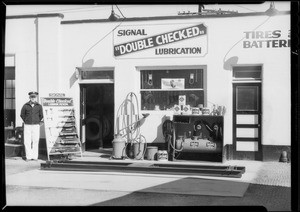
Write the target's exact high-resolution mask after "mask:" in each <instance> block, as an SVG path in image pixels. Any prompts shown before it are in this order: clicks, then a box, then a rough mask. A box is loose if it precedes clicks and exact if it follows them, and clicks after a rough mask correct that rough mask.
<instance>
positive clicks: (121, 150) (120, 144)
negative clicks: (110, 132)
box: [112, 135, 126, 159]
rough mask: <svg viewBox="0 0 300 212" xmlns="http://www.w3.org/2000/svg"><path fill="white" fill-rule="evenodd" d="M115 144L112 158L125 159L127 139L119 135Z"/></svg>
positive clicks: (114, 141) (115, 139)
mask: <svg viewBox="0 0 300 212" xmlns="http://www.w3.org/2000/svg"><path fill="white" fill-rule="evenodd" d="M112 143H113V153H112V158H114V159H123V157H125V143H126V142H125V139H123V138H122V136H120V135H117V136H116V137H115V138H114V140H113V141H112Z"/></svg>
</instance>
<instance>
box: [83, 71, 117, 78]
mask: <svg viewBox="0 0 300 212" xmlns="http://www.w3.org/2000/svg"><path fill="white" fill-rule="evenodd" d="M81 79H112V80H113V79H114V72H113V71H82V72H81Z"/></svg>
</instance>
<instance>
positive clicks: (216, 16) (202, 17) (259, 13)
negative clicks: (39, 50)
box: [61, 11, 290, 24]
mask: <svg viewBox="0 0 300 212" xmlns="http://www.w3.org/2000/svg"><path fill="white" fill-rule="evenodd" d="M288 14H290V11H280V12H278V13H277V14H276V16H278V15H288ZM247 16H268V14H267V13H266V12H254V13H237V14H218V15H189V16H179V15H177V16H157V17H133V18H120V19H118V20H117V21H110V20H108V19H85V20H69V21H61V24H84V23H109V22H115V23H118V22H131V21H156V20H182V19H195V18H198V19H204V18H205V19H206V18H233V17H247Z"/></svg>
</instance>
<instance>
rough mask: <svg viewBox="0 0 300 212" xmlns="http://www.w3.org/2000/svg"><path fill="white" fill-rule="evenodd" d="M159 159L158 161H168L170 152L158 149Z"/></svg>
mask: <svg viewBox="0 0 300 212" xmlns="http://www.w3.org/2000/svg"><path fill="white" fill-rule="evenodd" d="M157 160H158V161H168V152H167V151H166V150H158V152H157Z"/></svg>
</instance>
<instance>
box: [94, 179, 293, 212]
mask: <svg viewBox="0 0 300 212" xmlns="http://www.w3.org/2000/svg"><path fill="white" fill-rule="evenodd" d="M155 187H158V186H155ZM163 187H166V185H164V184H163V185H161V188H163ZM149 189H150V190H151V188H147V189H143V190H140V191H136V192H133V193H131V194H128V195H125V196H122V197H119V198H115V199H111V200H108V201H104V202H99V203H96V204H93V205H92V206H245V207H246V209H247V210H248V209H249V208H247V207H249V206H250V207H251V206H263V207H264V208H265V209H267V210H268V211H290V210H291V188H289V187H281V186H266V185H256V184H250V185H249V187H248V189H247V191H246V192H245V194H244V196H242V197H236V196H235V197H234V196H210V195H186V194H175V193H173V194H172V193H159V192H158V193H155V192H147V190H149ZM153 190H155V189H153ZM232 209H233V210H235V209H236V208H235V207H233V208H232ZM237 209H239V210H240V208H237ZM260 209H261V208H254V209H253V210H252V209H251V211H256V212H257V211H261V210H260ZM230 211H231V207H230ZM237 211H238V210H237ZM240 211H241V210H240ZM262 211H263V210H262Z"/></svg>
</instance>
